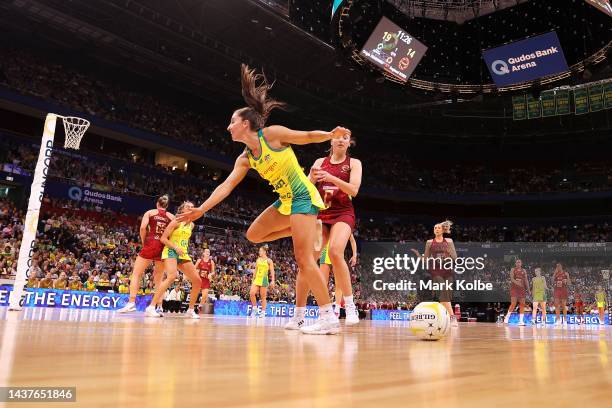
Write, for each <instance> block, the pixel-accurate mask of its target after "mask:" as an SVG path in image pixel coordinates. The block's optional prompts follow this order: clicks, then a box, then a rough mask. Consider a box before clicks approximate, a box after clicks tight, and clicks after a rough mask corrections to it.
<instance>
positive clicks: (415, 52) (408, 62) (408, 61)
mask: <svg viewBox="0 0 612 408" xmlns="http://www.w3.org/2000/svg"><path fill="white" fill-rule="evenodd" d="M426 51H427V47H426V46H425V45H424V44H423V43H421V42H419V41H418V40H417V39H416V38H414V37H413V36H412V35H410V34H408V33H407V32H405V31H404V30H402V29H401V28H400V27H399V26H398V25H397V24H395V23H394V22H392V21H391V20H389V19H388V18H386V17H383V18H382V19H381V20H380V22H379V23H378V25H377V26H376V28H375V29H374V31H373V32H372V34H371V35H370V38H368V41H366V43H365V45H364V46H363V48H362V49H361V55H363V56H364V57H366V58H367V59H368V60H369V61H370V62H372V63H373V64H374V65H376V66H377V67H379V68H381V69H384V70H385V71H387V72H389V73H390V74H392V75H393V76H395V77H397V78H398V79H400V80H402V81H406V80H408V77H410V75H411V74H412V72H414V70H415V68H416V66H417V65H418V63H419V61H420V60H421V58H423V55H424V54H425V52H426Z"/></svg>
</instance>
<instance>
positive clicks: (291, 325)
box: [285, 315, 304, 330]
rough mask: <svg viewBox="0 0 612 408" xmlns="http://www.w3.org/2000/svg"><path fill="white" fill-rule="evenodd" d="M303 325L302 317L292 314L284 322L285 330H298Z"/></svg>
mask: <svg viewBox="0 0 612 408" xmlns="http://www.w3.org/2000/svg"><path fill="white" fill-rule="evenodd" d="M303 325H304V317H298V316H297V315H293V317H292V318H291V319H289V321H288V322H287V323H286V324H285V330H300V328H301V327H302V326H303Z"/></svg>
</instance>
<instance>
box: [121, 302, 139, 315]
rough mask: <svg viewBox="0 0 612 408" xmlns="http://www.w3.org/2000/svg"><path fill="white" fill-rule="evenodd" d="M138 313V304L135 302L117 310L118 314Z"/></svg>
mask: <svg viewBox="0 0 612 408" xmlns="http://www.w3.org/2000/svg"><path fill="white" fill-rule="evenodd" d="M135 311H136V304H134V302H128V303H127V304H126V305H125V306H123V307H122V308H121V309H119V310H117V313H130V312H135Z"/></svg>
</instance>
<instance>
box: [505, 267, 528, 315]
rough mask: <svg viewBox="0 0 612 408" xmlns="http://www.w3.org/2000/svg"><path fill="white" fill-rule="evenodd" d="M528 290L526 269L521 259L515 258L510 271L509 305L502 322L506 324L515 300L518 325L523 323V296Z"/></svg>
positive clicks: (524, 296)
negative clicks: (517, 307)
mask: <svg viewBox="0 0 612 408" xmlns="http://www.w3.org/2000/svg"><path fill="white" fill-rule="evenodd" d="M528 290H529V282H528V281H527V271H526V270H525V269H523V261H521V260H520V259H517V260H516V261H515V262H514V268H512V270H511V271H510V307H509V308H508V313H507V314H506V318H505V319H504V323H506V324H508V321H509V320H510V315H511V314H512V312H513V311H514V308H515V307H516V302H517V301H518V304H519V322H518V325H519V326H524V325H525V320H524V315H523V313H524V311H525V298H526V293H527V291H528Z"/></svg>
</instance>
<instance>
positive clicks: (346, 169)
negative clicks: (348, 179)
mask: <svg viewBox="0 0 612 408" xmlns="http://www.w3.org/2000/svg"><path fill="white" fill-rule="evenodd" d="M341 171H342V172H343V173H348V172H349V171H351V166H349V165H348V164H345V165H343V166H342V169H341Z"/></svg>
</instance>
